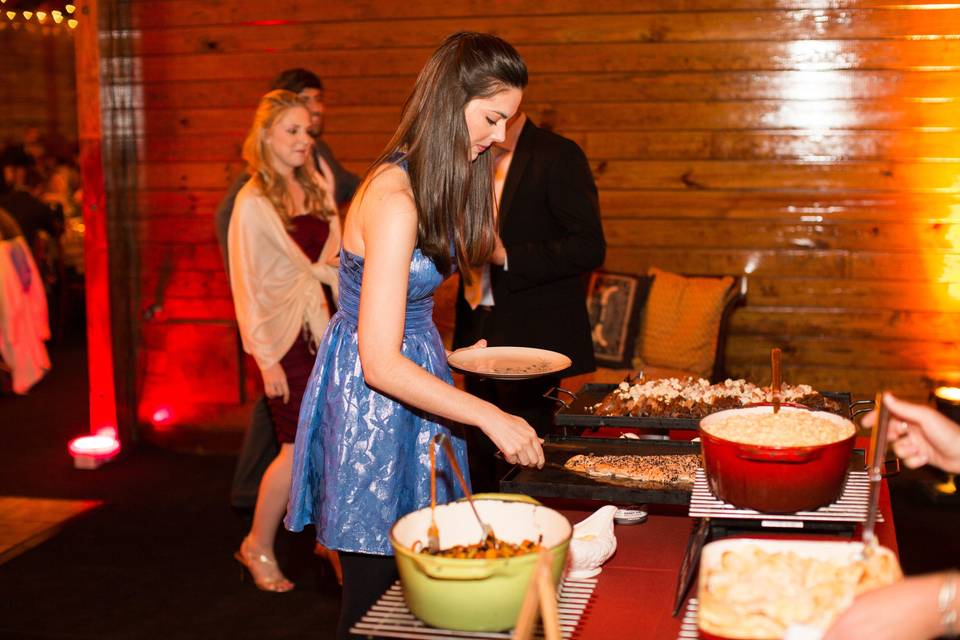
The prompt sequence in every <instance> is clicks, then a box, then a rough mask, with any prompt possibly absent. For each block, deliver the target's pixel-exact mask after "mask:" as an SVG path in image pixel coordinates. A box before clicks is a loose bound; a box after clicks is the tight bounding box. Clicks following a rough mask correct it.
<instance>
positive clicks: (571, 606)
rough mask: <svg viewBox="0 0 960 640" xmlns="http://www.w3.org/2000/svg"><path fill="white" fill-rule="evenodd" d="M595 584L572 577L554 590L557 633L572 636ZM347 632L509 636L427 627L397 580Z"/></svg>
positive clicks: (430, 636)
mask: <svg viewBox="0 0 960 640" xmlns="http://www.w3.org/2000/svg"><path fill="white" fill-rule="evenodd" d="M596 586H597V579H596V578H586V579H582V580H573V579H571V578H564V579H563V582H561V584H560V588H559V589H558V590H557V609H558V610H559V617H560V636H561V637H563V638H572V637H573V634H574V631H575V630H576V628H577V625H578V624H579V623H580V618H581V617H582V616H583V613H584V611H586V609H587V606H588V605H589V602H590V599H591V597H592V596H593V590H594V588H595V587H596ZM350 633H351V634H352V635H355V636H360V637H365V638H369V637H374V636H375V637H378V638H411V639H415V640H419V639H427V640H430V639H434V640H435V639H437V638H442V639H444V640H446V639H451V638H467V639H471V638H505V639H506V638H510V637H511V635H512V631H502V632H481V631H453V630H451V629H437V628H434V627H428V626H426V625H425V624H423V623H422V622H420V620H418V619H417V618H416V616H414V615H413V614H412V613H411V612H410V609H408V608H407V603H406V602H405V601H404V599H403V588H402V587H401V586H400V582H399V581H397V582H395V583H393V586H391V587H390V588H389V589H388V590H387V592H386V593H384V594H383V595H382V596H380V599H379V600H377V602H376V604H374V605H373V606H372V607H371V608H370V610H369V611H368V612H367V613H366V615H364V616H363V618H361V619H360V621H359V622H357V623H356V624H355V625H353V626H352V627H350ZM534 637H535V638H542V637H543V629H541V628H540V627H539V625H538V627H537V629H536V631H535V632H534Z"/></svg>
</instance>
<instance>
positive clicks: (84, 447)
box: [67, 435, 120, 458]
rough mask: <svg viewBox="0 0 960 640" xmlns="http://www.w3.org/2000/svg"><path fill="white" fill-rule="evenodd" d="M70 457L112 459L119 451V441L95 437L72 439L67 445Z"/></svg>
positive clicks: (112, 438)
mask: <svg viewBox="0 0 960 640" xmlns="http://www.w3.org/2000/svg"><path fill="white" fill-rule="evenodd" d="M67 449H69V450H70V455H72V456H87V457H90V458H112V457H113V456H115V455H116V454H117V452H118V451H120V441H119V440H117V439H116V438H114V437H110V436H104V435H96V436H80V437H79V438H74V439H73V440H71V441H70V444H68V445H67Z"/></svg>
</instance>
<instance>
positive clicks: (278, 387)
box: [261, 362, 290, 404]
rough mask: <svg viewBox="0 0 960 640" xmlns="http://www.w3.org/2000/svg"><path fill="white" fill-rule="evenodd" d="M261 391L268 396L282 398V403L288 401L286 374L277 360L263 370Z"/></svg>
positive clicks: (288, 391)
mask: <svg viewBox="0 0 960 640" xmlns="http://www.w3.org/2000/svg"><path fill="white" fill-rule="evenodd" d="M261 373H262V374H263V391H264V393H266V394H267V397H268V398H280V397H282V398H283V403H284V404H287V403H288V402H290V387H289V385H287V374H286V373H285V372H284V371H283V367H282V366H281V365H280V363H279V362H278V363H277V364H275V365H272V366H269V367H267V368H266V369H264V370H263V371H261Z"/></svg>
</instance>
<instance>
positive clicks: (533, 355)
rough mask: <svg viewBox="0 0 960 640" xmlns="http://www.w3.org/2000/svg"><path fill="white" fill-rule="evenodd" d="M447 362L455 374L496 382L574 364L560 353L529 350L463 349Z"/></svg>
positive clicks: (511, 348) (555, 371) (518, 378)
mask: <svg viewBox="0 0 960 640" xmlns="http://www.w3.org/2000/svg"><path fill="white" fill-rule="evenodd" d="M448 362H449V363H450V366H451V367H453V368H454V369H457V370H458V371H462V372H464V373H473V374H476V375H479V376H483V377H485V378H496V379H499V380H526V379H528V378H538V377H540V376H545V375H548V374H551V373H557V372H558V371H563V370H564V369H567V368H569V367H570V365H572V364H573V362H572V361H571V360H570V358H568V357H567V356H565V355H563V354H562V353H557V352H556V351H548V350H546V349H533V348H531V347H483V348H481V349H464V350H462V351H458V352H456V353H454V354H453V355H451V356H450V358H449V359H448Z"/></svg>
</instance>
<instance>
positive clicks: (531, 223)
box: [454, 120, 606, 375]
mask: <svg viewBox="0 0 960 640" xmlns="http://www.w3.org/2000/svg"><path fill="white" fill-rule="evenodd" d="M499 228H500V237H501V239H502V240H503V244H504V247H505V248H506V251H507V268H508V270H506V271H504V270H503V269H502V268H501V267H498V266H495V265H491V268H490V278H491V284H492V288H493V299H494V307H493V311H492V312H490V313H489V317H487V318H486V322H485V324H483V325H482V326H483V330H481V329H480V327H481V320H482V319H483V318H482V316H483V314H482V312H477V311H474V310H472V309H470V306H469V305H468V304H467V303H466V301H465V300H464V299H463V285H462V282H461V285H460V291H459V292H458V295H457V316H456V326H455V328H454V347H457V348H459V347H463V346H468V345H470V344H473V343H474V342H476V340H478V339H479V338H481V337H482V338H486V339H487V342H488V343H489V345H490V346H498V345H508V346H522V347H537V348H541V349H550V350H553V351H559V352H560V353H563V354H565V355H567V356H569V357H570V358H571V360H573V367H572V368H571V369H569V370H568V371H567V372H565V373H564V375H576V374H578V373H586V372H589V371H593V370H594V369H595V368H596V364H595V362H594V358H593V342H592V340H591V338H590V321H589V318H588V316H587V308H586V284H587V278H588V276H589V274H590V272H591V271H592V270H594V269H596V268H597V267H599V266H600V265H601V264H602V263H603V258H604V252H605V249H606V243H605V241H604V238H603V228H602V226H601V224H600V207H599V204H598V201H597V187H596V184H595V183H594V181H593V174H592V173H591V171H590V165H589V163H588V162H587V158H586V155H584V153H583V151H582V150H581V149H580V147H579V146H577V144H576V143H575V142H573V141H572V140H569V139H567V138H564V137H563V136H559V135H557V134H555V133H551V132H549V131H546V130H544V129H540V128H539V127H537V126H536V125H534V124H533V123H532V122H530V120H527V122H526V123H525V124H524V127H523V130H522V131H521V132H520V137H519V139H518V140H517V147H516V149H515V150H514V155H513V160H512V161H511V163H510V170H509V171H508V172H507V177H506V180H505V181H504V186H503V195H502V196H501V199H500V217H499Z"/></svg>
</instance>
